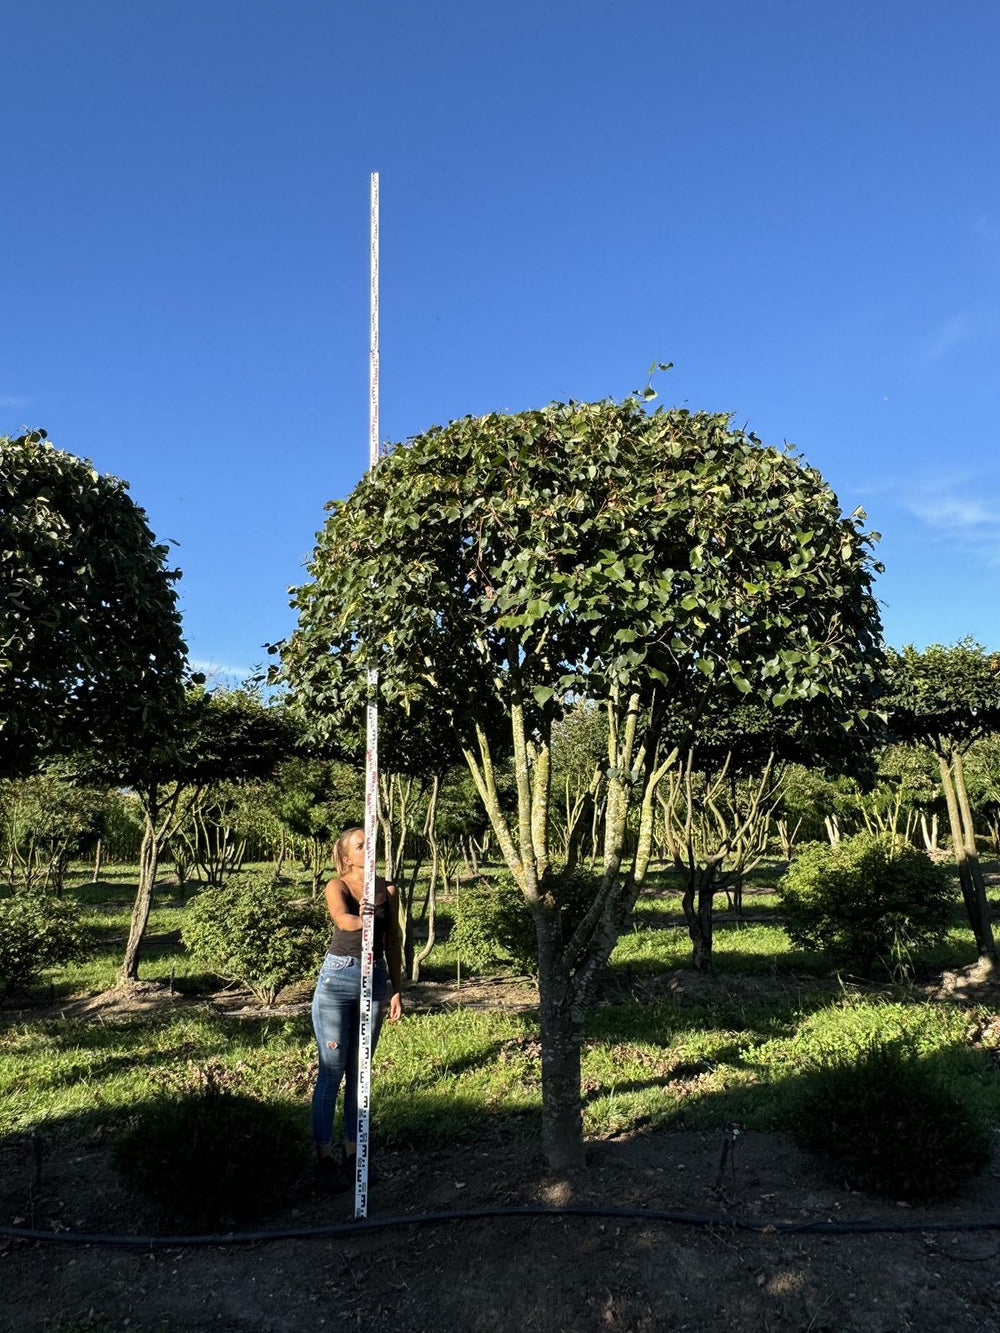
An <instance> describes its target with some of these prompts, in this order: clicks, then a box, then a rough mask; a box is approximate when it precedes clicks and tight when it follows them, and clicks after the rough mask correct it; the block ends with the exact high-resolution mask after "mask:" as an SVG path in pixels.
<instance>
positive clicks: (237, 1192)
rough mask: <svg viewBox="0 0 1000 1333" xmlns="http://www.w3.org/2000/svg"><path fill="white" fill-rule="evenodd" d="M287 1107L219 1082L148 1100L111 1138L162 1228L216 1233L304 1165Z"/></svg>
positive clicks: (275, 1198)
mask: <svg viewBox="0 0 1000 1333" xmlns="http://www.w3.org/2000/svg"><path fill="white" fill-rule="evenodd" d="M303 1142H304V1141H303V1136H302V1133H301V1131H300V1129H299V1127H298V1126H297V1125H296V1124H295V1123H294V1120H293V1118H292V1117H291V1115H290V1113H289V1112H288V1111H287V1110H286V1109H283V1108H281V1107H276V1106H272V1105H269V1104H268V1103H267V1102H261V1101H257V1100H256V1099H255V1098H253V1097H247V1096H244V1095H243V1094H241V1093H235V1092H231V1091H230V1090H229V1089H226V1088H220V1087H219V1086H218V1085H217V1084H216V1083H215V1082H214V1081H213V1080H212V1079H211V1078H209V1079H208V1080H207V1081H206V1082H205V1084H204V1086H203V1087H202V1088H201V1089H199V1090H197V1091H191V1092H186V1093H183V1094H179V1095H178V1094H173V1095H170V1094H168V1095H164V1096H161V1097H157V1098H155V1099H153V1100H151V1101H149V1102H146V1103H145V1104H144V1105H143V1106H142V1108H141V1110H140V1111H139V1112H138V1113H137V1114H136V1115H134V1116H133V1117H132V1119H131V1121H130V1123H129V1125H128V1127H127V1128H126V1129H125V1130H124V1131H123V1132H122V1133H121V1134H120V1135H119V1137H118V1138H117V1140H116V1141H115V1143H114V1156H115V1161H116V1163H117V1165H118V1168H119V1170H120V1171H121V1173H122V1175H123V1177H124V1178H125V1180H126V1182H127V1183H128V1184H129V1186H130V1187H131V1188H132V1189H134V1190H136V1191H137V1192H138V1193H139V1194H141V1195H143V1196H144V1197H145V1198H146V1199H147V1200H148V1201H149V1202H150V1203H151V1204H152V1205H153V1207H154V1209H155V1210H156V1212H157V1213H158V1215H159V1217H160V1218H161V1220H162V1221H163V1222H164V1223H166V1224H167V1225H168V1226H178V1227H181V1228H183V1229H185V1230H193V1231H200V1230H205V1231H215V1230H219V1229H224V1228H231V1227H232V1226H233V1225H236V1224H240V1223H244V1222H247V1221H250V1220H252V1219H253V1218H256V1217H259V1216H261V1215H262V1214H264V1213H266V1212H268V1211H269V1210H270V1209H272V1208H274V1207H275V1206H276V1205H277V1204H278V1203H279V1202H280V1200H281V1198H282V1196H283V1194H284V1193H285V1191H286V1189H287V1184H288V1180H289V1178H290V1177H294V1175H295V1174H296V1173H297V1172H298V1170H299V1169H300V1167H301V1165H302V1156H303Z"/></svg>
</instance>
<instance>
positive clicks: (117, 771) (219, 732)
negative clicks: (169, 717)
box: [89, 686, 299, 986]
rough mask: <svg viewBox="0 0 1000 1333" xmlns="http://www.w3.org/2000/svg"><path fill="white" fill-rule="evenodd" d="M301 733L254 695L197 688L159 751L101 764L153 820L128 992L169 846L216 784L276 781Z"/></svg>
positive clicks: (97, 760)
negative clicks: (162, 859)
mask: <svg viewBox="0 0 1000 1333" xmlns="http://www.w3.org/2000/svg"><path fill="white" fill-rule="evenodd" d="M298 738H299V732H298V728H297V727H296V726H295V725H294V723H293V722H292V720H291V719H290V718H289V717H288V715H287V713H286V712H285V711H284V710H283V709H281V708H278V707H268V706H266V705H265V704H264V703H262V701H261V700H260V699H259V698H257V697H256V696H255V695H254V693H253V692H251V691H246V690H217V691H213V692H211V693H206V691H205V690H203V689H202V688H201V687H200V686H196V687H193V688H191V689H190V690H189V691H188V693H187V695H186V697H185V700H184V702H183V705H182V707H181V708H180V709H178V710H177V713H176V714H175V720H174V725H173V729H172V731H171V733H170V734H169V735H168V736H166V737H164V738H163V739H162V740H161V742H160V743H159V744H157V745H150V746H148V747H145V748H139V747H138V746H136V747H134V748H133V749H132V750H131V752H129V753H126V754H123V755H118V756H116V757H113V758H108V759H102V757H101V756H99V755H98V756H95V757H93V758H92V759H91V761H90V769H89V771H90V775H91V776H99V777H100V778H101V779H102V780H103V781H105V782H108V783H114V784H116V785H118V786H121V787H128V788H129V789H130V790H131V791H133V792H134V793H135V795H136V798H137V799H138V801H139V804H140V806H141V808H142V812H143V817H144V820H145V829H144V833H143V840H142V847H141V849H140V853H139V883H138V887H137V889H136V898H135V904H134V906H133V908H132V920H131V923H130V926H129V936H128V941H127V943H126V946H125V957H124V959H123V961H122V966H121V970H120V972H119V981H120V983H121V984H122V985H126V986H127V985H129V984H130V983H132V982H134V981H135V980H136V979H137V978H138V975H139V957H140V952H141V948H142V941H143V937H144V935H145V932H146V925H147V922H148V921H149V912H150V908H151V906H152V899H153V886H154V885H155V883H156V873H157V868H158V866H159V862H160V856H161V853H162V850H163V847H164V845H165V844H166V843H167V841H168V840H169V839H170V838H171V837H173V836H174V834H176V832H177V830H178V829H179V827H180V826H181V824H182V823H183V821H184V819H185V818H186V817H187V814H188V812H189V810H190V809H191V807H192V806H193V805H194V804H195V802H196V801H197V800H198V799H199V796H200V794H201V793H202V792H203V791H204V789H205V788H206V787H208V786H209V785H211V784H213V783H219V782H223V781H227V782H250V781H255V780H257V779H260V778H265V777H269V776H270V774H271V773H273V772H274V770H275V768H276V767H277V765H278V764H279V763H280V762H281V761H282V760H283V759H285V758H286V757H287V756H288V755H289V754H291V753H292V752H293V750H294V748H295V746H296V744H297V742H298Z"/></svg>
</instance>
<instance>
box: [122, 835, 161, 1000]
mask: <svg viewBox="0 0 1000 1333" xmlns="http://www.w3.org/2000/svg"><path fill="white" fill-rule="evenodd" d="M159 857H160V843H159V838H158V836H157V830H156V828H155V826H154V824H153V821H152V819H151V818H150V817H149V816H148V815H147V816H146V831H145V833H144V834H143V838H142V847H141V848H140V851H139V888H138V892H137V893H136V895H135V904H134V906H133V908H132V920H131V922H130V923H129V931H128V943H127V944H126V945H125V958H124V960H123V962H122V965H121V970H120V971H119V973H118V979H119V981H120V982H121V983H123V984H125V985H128V984H129V983H130V982H133V981H137V980H138V979H139V953H140V949H141V946H142V938H143V935H144V934H145V932H146V925H147V923H148V921H149V911H150V908H151V906H152V902H153V885H154V884H155V883H156V868H157V865H158V863H159Z"/></svg>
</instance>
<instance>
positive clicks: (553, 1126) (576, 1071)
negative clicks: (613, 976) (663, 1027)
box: [534, 902, 584, 1171]
mask: <svg viewBox="0 0 1000 1333" xmlns="http://www.w3.org/2000/svg"><path fill="white" fill-rule="evenodd" d="M534 916H535V933H536V936H537V939H538V997H539V1012H540V1017H541V1028H542V1147H543V1150H544V1152H545V1160H546V1161H547V1163H548V1165H549V1168H550V1169H551V1170H553V1171H571V1170H573V1169H574V1168H576V1167H580V1166H582V1165H583V1162H584V1146H583V1108H582V1103H581V1096H580V1046H581V1041H582V1038H583V1023H582V1019H581V1018H580V1017H579V1016H578V1015H577V1014H576V1012H575V1007H574V1005H573V1003H572V990H571V985H570V981H569V978H568V976H567V975H566V971H565V968H564V967H563V964H562V958H561V952H562V951H561V947H560V946H561V942H562V941H561V939H560V934H561V932H560V928H559V912H558V908H556V907H554V906H549V905H548V904H546V903H545V902H540V903H539V904H538V905H537V907H536V909H535V912H534Z"/></svg>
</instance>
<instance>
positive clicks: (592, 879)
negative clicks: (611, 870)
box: [451, 870, 600, 976]
mask: <svg viewBox="0 0 1000 1333" xmlns="http://www.w3.org/2000/svg"><path fill="white" fill-rule="evenodd" d="M599 883H600V877H599V876H597V875H593V874H590V873H589V872H588V871H585V870H574V871H572V872H571V873H570V874H569V875H567V874H565V873H563V874H556V875H555V876H554V878H553V881H552V884H551V891H552V893H553V894H554V895H555V897H556V901H557V902H558V903H559V905H560V908H561V909H562V918H563V932H564V935H566V934H570V933H572V931H573V929H574V928H575V926H576V925H577V923H578V922H579V921H580V919H581V918H582V917H583V914H584V912H586V910H587V908H588V907H589V905H590V903H591V902H592V901H593V899H594V895H595V894H596V892H597V887H598V885H599ZM451 941H452V943H453V944H454V945H455V946H456V948H457V949H458V953H459V957H460V958H461V960H462V962H463V963H464V964H467V965H468V966H469V967H470V968H472V969H473V970H475V971H477V972H489V971H491V970H493V969H497V968H499V969H501V970H504V971H513V972H522V973H525V974H528V975H531V976H534V975H535V974H536V973H537V971H538V949H537V945H536V941H535V923H534V921H533V920H532V916H531V912H530V910H529V909H528V906H527V904H526V903H525V901H524V895H523V894H522V892H521V890H520V888H519V887H518V884H517V881H516V880H515V879H514V877H513V875H511V874H510V873H509V872H507V871H501V872H500V874H498V875H496V876H495V877H493V878H492V879H485V878H481V879H477V880H474V881H473V882H472V883H471V884H463V885H462V888H461V890H460V892H459V896H458V901H457V906H456V911H455V924H454V926H453V927H452V931H451Z"/></svg>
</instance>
